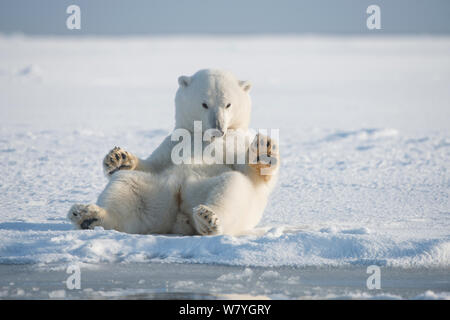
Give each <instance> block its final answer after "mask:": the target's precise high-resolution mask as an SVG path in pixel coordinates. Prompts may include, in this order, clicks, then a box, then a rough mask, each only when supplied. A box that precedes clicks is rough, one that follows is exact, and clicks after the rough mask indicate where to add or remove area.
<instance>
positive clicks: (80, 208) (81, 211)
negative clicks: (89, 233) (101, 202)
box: [67, 204, 107, 229]
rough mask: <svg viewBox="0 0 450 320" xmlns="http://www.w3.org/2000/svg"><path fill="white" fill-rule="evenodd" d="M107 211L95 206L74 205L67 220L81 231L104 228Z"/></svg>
mask: <svg viewBox="0 0 450 320" xmlns="http://www.w3.org/2000/svg"><path fill="white" fill-rule="evenodd" d="M106 214H107V213H106V210H105V209H103V208H100V207H99V206H97V205H95V204H74V205H73V206H72V208H70V210H69V213H68V214H67V218H68V219H69V220H70V221H72V223H73V224H74V225H75V226H76V227H77V228H79V229H94V228H95V227H97V226H103V225H102V223H103V221H104V218H105V216H106Z"/></svg>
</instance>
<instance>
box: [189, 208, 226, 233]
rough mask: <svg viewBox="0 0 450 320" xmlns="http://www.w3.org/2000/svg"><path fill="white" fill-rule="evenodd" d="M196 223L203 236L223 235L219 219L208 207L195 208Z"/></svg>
mask: <svg viewBox="0 0 450 320" xmlns="http://www.w3.org/2000/svg"><path fill="white" fill-rule="evenodd" d="M194 223H195V226H196V229H197V231H198V233H200V234H201V235H217V234H220V233H221V228H220V224H219V218H218V217H217V215H216V214H215V213H214V212H213V211H212V210H211V209H210V208H208V207H207V206H204V205H199V206H197V207H195V208H194Z"/></svg>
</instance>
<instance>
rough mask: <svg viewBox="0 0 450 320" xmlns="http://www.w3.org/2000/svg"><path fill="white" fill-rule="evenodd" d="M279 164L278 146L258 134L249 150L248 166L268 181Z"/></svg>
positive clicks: (266, 137) (268, 138)
mask: <svg viewBox="0 0 450 320" xmlns="http://www.w3.org/2000/svg"><path fill="white" fill-rule="evenodd" d="M279 163H280V156H279V154H278V144H277V143H275V141H274V140H272V139H271V138H270V137H268V136H265V135H263V134H260V133H258V134H257V135H256V137H255V139H254V140H253V142H252V144H251V145H250V148H249V166H250V167H252V168H253V169H255V170H257V172H258V174H259V175H260V176H262V177H264V178H265V179H266V180H268V179H270V176H272V175H273V174H274V173H275V172H276V171H277V170H278V166H279Z"/></svg>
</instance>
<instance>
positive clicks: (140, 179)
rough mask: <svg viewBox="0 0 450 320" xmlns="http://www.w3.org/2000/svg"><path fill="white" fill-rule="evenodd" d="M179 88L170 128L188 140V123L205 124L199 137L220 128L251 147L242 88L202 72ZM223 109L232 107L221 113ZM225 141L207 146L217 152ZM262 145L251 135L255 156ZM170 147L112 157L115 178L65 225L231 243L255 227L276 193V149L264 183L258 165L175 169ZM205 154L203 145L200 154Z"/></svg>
mask: <svg viewBox="0 0 450 320" xmlns="http://www.w3.org/2000/svg"><path fill="white" fill-rule="evenodd" d="M178 81H179V84H180V88H179V89H178V92H177V95H176V99H175V101H176V126H175V127H176V128H184V129H187V130H189V131H191V132H192V131H193V122H194V121H203V130H207V129H211V128H219V129H220V130H222V131H223V132H224V133H226V132H227V131H228V130H229V129H242V130H244V131H243V133H242V134H243V135H244V136H245V138H246V139H247V140H248V139H249V136H248V134H247V132H246V130H247V128H248V124H249V120H250V112H251V103H250V97H249V95H248V91H249V89H250V84H249V83H248V82H246V81H239V80H237V79H236V78H235V77H234V76H233V75H231V74H230V73H228V72H224V71H218V70H201V71H199V72H197V73H196V74H195V75H193V76H192V77H187V76H181V77H180V78H179V80H178ZM203 103H206V104H207V105H208V109H205V108H204V107H203V106H202V104H203ZM228 104H231V107H229V108H226V106H227V105H228ZM238 134H240V133H238ZM230 136H231V133H230V135H225V136H224V138H225V139H226V138H229V137H230ZM225 139H215V140H213V142H212V143H219V144H222V143H224V140H225ZM260 140H261V142H260ZM268 140H270V139H269V138H267V137H263V136H259V135H257V136H256V137H255V140H254V141H255V143H254V144H252V145H251V146H250V148H253V149H254V150H256V149H255V148H257V145H258V143H261V145H266V144H267V141H268ZM174 143H175V142H172V141H171V140H170V136H169V137H167V138H166V139H165V140H164V141H163V143H162V144H161V145H160V146H159V147H158V148H157V149H156V150H155V151H154V152H153V154H152V155H151V156H150V157H149V158H148V159H147V160H141V159H138V158H136V157H135V156H133V155H132V154H130V153H128V152H126V151H124V150H122V149H120V148H115V149H113V150H112V151H111V152H110V154H108V155H107V156H106V157H105V160H104V168H105V171H106V172H107V173H111V172H114V173H112V174H111V179H110V181H109V183H108V185H107V186H106V188H105V190H104V191H103V192H102V194H101V195H100V196H99V199H98V201H97V204H96V205H75V206H73V207H72V208H71V210H70V211H69V214H68V217H69V219H71V220H72V221H73V222H74V223H75V225H77V226H79V227H80V228H93V227H95V226H103V227H104V228H105V229H115V230H118V231H123V232H128V233H141V234H149V233H178V234H185V235H192V234H203V235H211V234H232V235H236V234H241V233H243V232H245V231H248V230H250V229H252V228H253V227H255V226H256V225H257V224H258V222H259V221H260V219H261V216H262V213H263V211H264V208H265V206H266V203H267V199H268V196H269V194H270V192H271V190H272V189H273V187H274V185H275V181H276V176H277V172H278V164H279V160H278V149H276V152H272V157H273V160H274V161H273V163H274V166H273V167H271V169H270V170H271V171H272V175H271V176H269V177H268V176H262V175H261V172H260V170H259V168H260V166H259V164H256V165H248V164H242V165H221V164H214V165H206V164H200V165H184V164H183V165H173V163H172V161H171V158H170V155H171V150H172V147H173V145H174ZM271 143H272V146H273V145H274V142H273V141H272V142H271ZM206 146H207V143H204V145H203V148H205V147H206ZM253 149H252V150H253ZM273 149H274V150H275V148H273ZM246 154H247V155H248V151H246ZM253 154H255V153H253ZM250 157H252V155H250ZM123 168H126V169H129V170H121V169H123ZM118 170H119V171H118ZM116 171H117V172H116Z"/></svg>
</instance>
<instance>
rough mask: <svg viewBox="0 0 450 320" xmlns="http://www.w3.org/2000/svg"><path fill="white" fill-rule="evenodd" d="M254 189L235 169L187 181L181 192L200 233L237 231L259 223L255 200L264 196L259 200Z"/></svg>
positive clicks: (230, 232) (234, 232)
mask: <svg viewBox="0 0 450 320" xmlns="http://www.w3.org/2000/svg"><path fill="white" fill-rule="evenodd" d="M255 191H256V190H255V187H254V185H253V183H252V182H251V180H250V179H249V178H248V177H246V176H245V175H244V174H242V173H241V172H237V171H229V172H225V173H222V174H220V175H218V176H215V177H212V178H207V179H202V180H198V181H193V182H191V183H189V182H187V184H186V185H185V187H184V188H183V195H182V196H183V205H184V206H185V207H184V208H185V209H184V210H186V211H185V212H191V214H192V221H193V224H194V228H195V229H196V231H197V232H198V233H199V234H202V235H216V234H238V233H240V232H242V231H245V230H249V229H251V228H253V227H254V226H255V225H256V224H257V223H258V222H259V217H258V214H255V212H256V213H258V212H259V211H258V210H256V211H255V208H257V206H255V205H254V203H255V201H256V202H260V203H264V202H265V199H262V200H261V199H259V198H258V196H257V195H256V194H255ZM260 200H261V201H260Z"/></svg>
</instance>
